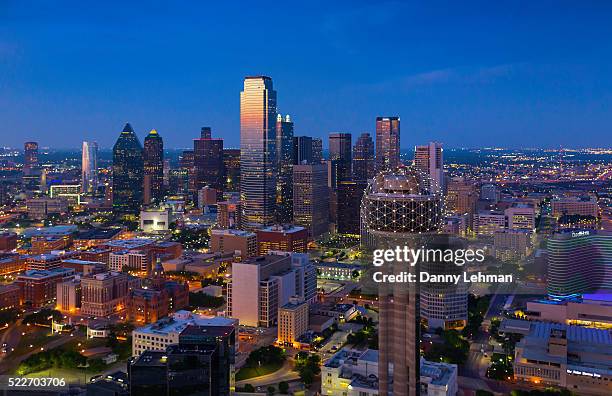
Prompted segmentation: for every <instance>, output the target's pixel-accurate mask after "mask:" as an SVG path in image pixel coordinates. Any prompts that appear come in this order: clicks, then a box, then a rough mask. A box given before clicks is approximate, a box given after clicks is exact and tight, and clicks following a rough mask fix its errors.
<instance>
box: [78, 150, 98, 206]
mask: <svg viewBox="0 0 612 396" xmlns="http://www.w3.org/2000/svg"><path fill="white" fill-rule="evenodd" d="M97 187H98V143H96V142H83V148H82V153H81V191H82V192H83V193H84V194H87V193H92V192H95V191H96V189H97Z"/></svg>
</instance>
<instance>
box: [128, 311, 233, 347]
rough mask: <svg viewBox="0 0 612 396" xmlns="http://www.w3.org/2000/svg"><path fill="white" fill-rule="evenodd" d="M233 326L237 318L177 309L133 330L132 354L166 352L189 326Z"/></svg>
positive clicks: (176, 342)
mask: <svg viewBox="0 0 612 396" xmlns="http://www.w3.org/2000/svg"><path fill="white" fill-rule="evenodd" d="M190 325H191V326H233V327H234V328H235V327H236V326H237V325H238V322H237V321H236V320H235V319H231V318H225V317H220V316H206V315H198V314H194V313H192V312H189V311H177V312H175V313H174V314H172V315H170V316H168V317H166V318H162V319H160V320H158V321H157V322H155V323H152V324H149V325H147V326H143V327H139V328H137V329H135V330H134V331H133V332H132V354H133V356H140V355H141V354H142V353H143V352H144V351H159V352H165V351H166V347H168V346H169V345H172V344H178V342H179V336H180V335H181V333H183V331H184V330H185V329H186V328H187V327H188V326H190Z"/></svg>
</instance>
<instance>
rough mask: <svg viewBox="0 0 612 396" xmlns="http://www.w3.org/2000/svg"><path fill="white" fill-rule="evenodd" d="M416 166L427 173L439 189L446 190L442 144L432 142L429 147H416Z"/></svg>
mask: <svg viewBox="0 0 612 396" xmlns="http://www.w3.org/2000/svg"><path fill="white" fill-rule="evenodd" d="M414 166H416V167H417V169H420V170H421V171H423V172H425V173H427V174H428V175H429V178H430V179H431V180H433V181H434V182H435V183H436V185H437V186H438V188H440V189H444V159H443V157H442V144H441V143H438V142H431V143H429V144H428V145H427V146H416V147H415V148H414Z"/></svg>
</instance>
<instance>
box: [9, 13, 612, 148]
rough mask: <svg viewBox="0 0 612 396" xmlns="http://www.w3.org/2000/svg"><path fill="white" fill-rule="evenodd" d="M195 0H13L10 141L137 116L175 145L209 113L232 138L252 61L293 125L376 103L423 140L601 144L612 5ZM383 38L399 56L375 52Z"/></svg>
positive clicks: (371, 109)
mask: <svg viewBox="0 0 612 396" xmlns="http://www.w3.org/2000/svg"><path fill="white" fill-rule="evenodd" d="M195 7H196V9H193V10H190V9H187V8H178V7H175V8H173V7H162V6H158V7H153V8H148V9H141V8H140V7H139V8H134V7H129V6H128V7H125V9H124V10H123V11H122V13H115V12H113V11H110V10H109V9H95V8H93V9H88V10H85V9H82V8H80V7H57V8H54V7H44V6H41V7H39V8H37V9H36V10H30V9H26V8H25V7H23V6H22V5H20V4H18V3H9V4H8V5H7V6H6V8H5V9H4V12H3V16H2V17H0V18H1V19H0V20H1V21H2V27H0V33H1V36H2V37H3V38H2V40H0V59H2V62H0V75H2V78H1V80H0V82H1V83H2V86H3V89H2V91H1V92H0V104H1V105H2V106H0V109H1V110H0V116H1V117H2V119H3V126H2V127H1V128H0V133H2V135H3V136H6V137H7V138H6V141H5V144H7V145H9V146H12V147H18V146H20V145H21V144H20V143H21V141H25V140H33V141H38V142H40V144H41V146H49V145H51V144H50V143H51V142H53V145H54V146H56V147H77V146H78V144H79V143H77V142H73V137H74V136H75V135H78V136H79V137H80V138H81V139H82V140H95V141H98V143H99V145H100V147H110V146H111V145H112V138H111V135H112V132H113V131H115V130H117V128H119V127H120V125H123V124H124V123H125V122H130V123H131V124H132V125H134V127H135V129H136V130H137V133H138V135H139V137H140V138H143V137H144V135H143V134H145V133H146V132H148V131H149V130H151V129H156V130H158V131H159V133H160V134H162V135H163V136H165V137H166V145H167V147H189V146H190V144H189V143H190V142H191V140H192V138H193V137H194V135H196V134H197V131H198V130H199V128H200V127H201V126H202V125H210V126H211V127H212V128H213V130H215V131H217V133H216V134H217V136H219V137H223V138H224V139H226V143H225V145H226V146H227V147H237V146H238V138H237V136H238V131H239V91H240V84H241V81H242V79H243V78H244V76H247V75H253V74H265V75H269V76H270V77H271V78H273V79H274V81H275V87H276V89H277V91H278V93H279V108H278V111H279V112H281V113H282V114H290V115H291V118H292V120H293V121H294V122H295V134H296V135H298V136H299V135H309V136H314V137H320V138H324V140H326V139H325V138H326V137H327V135H328V134H329V133H330V132H346V133H351V134H353V135H354V136H358V135H359V134H361V133H363V132H369V133H370V134H372V135H373V133H374V128H375V126H374V121H373V120H374V118H375V117H377V116H381V115H382V116H385V115H398V116H400V117H402V118H403V121H404V122H403V124H404V125H403V137H402V148H404V149H406V148H411V147H413V146H414V145H418V144H422V143H423V142H427V141H442V142H444V143H445V145H446V147H477V146H494V145H499V146H504V147H524V146H530V147H558V146H566V147H588V146H590V147H595V146H601V145H602V144H603V142H604V141H605V140H604V139H605V137H606V135H607V134H608V133H609V127H608V126H609V124H610V115H609V114H607V109H608V108H609V95H608V92H609V87H610V85H611V84H612V79H611V77H610V76H609V74H608V73H606V72H605V70H606V69H607V68H608V67H609V66H610V62H611V58H612V57H611V56H610V50H609V48H607V47H605V46H601V45H599V41H600V39H601V38H602V37H606V36H609V34H610V27H609V26H607V25H606V23H605V22H606V21H607V19H608V18H607V16H609V15H610V12H609V11H610V7H609V5H601V4H600V5H598V6H594V5H590V6H588V5H585V6H574V7H571V8H570V7H565V8H564V7H552V6H551V4H550V3H544V2H543V3H539V4H537V5H530V8H529V9H526V8H525V7H524V6H522V5H521V4H514V5H509V6H506V7H502V6H498V5H497V6H496V5H490V6H488V7H479V8H478V12H476V13H473V12H470V11H469V10H466V9H464V8H463V7H462V6H461V5H453V4H452V3H449V4H446V5H445V6H444V7H436V6H426V5H415V4H413V3H387V4H382V5H374V4H366V3H358V4H354V3H351V7H350V8H349V10H350V11H346V7H343V5H342V4H335V5H334V6H333V7H331V8H330V9H328V10H321V8H320V7H317V6H316V4H314V5H311V4H308V5H300V6H295V5H294V6H291V7H282V8H280V7H279V9H278V10H274V11H273V12H271V13H270V15H269V16H270V17H274V16H282V15H283V14H284V15H291V18H276V20H279V23H278V24H269V25H266V24H258V25H257V29H255V25H254V24H253V21H255V20H261V18H263V17H264V15H263V10H259V9H250V8H249V7H248V6H238V5H225V6H222V5H214V6H195ZM198 7H203V8H198ZM111 8H112V7H111ZM216 14H223V15H225V14H232V15H234V16H235V21H233V22H232V23H231V24H225V23H220V22H219V21H218V20H215V18H214V17H212V16H213V15H216ZM123 15H129V18H130V23H129V24H125V23H124V22H125V19H124V17H123ZM340 15H341V16H342V17H341V18H340V17H339V16H340ZM509 15H513V16H515V17H516V18H518V19H519V20H520V21H521V22H522V23H520V24H519V23H514V22H513V20H512V18H510V19H508V16H509ZM50 20H53V21H56V22H57V24H56V23H53V24H51V23H49V22H48V21H50ZM178 20H180V21H181V23H180V24H179V23H178V22H177V21H178ZM466 23H469V25H470V26H472V27H473V28H472V29H465V24H466ZM570 25H571V26H573V27H574V28H573V29H569V30H568V29H567V26H570ZM160 26H162V28H159V27H160ZM151 27H155V28H153V29H152V28H151ZM291 27H295V28H297V29H295V30H296V31H293V30H292V29H290V28H291ZM258 29H259V30H258ZM277 30H279V31H283V32H284V33H286V34H275V32H276V31H277ZM430 31H435V32H436V34H433V35H431V34H427V32H430ZM145 32H146V33H145ZM250 32H254V33H255V34H261V35H262V36H266V37H273V41H272V42H273V43H274V44H273V47H274V48H277V49H278V50H274V49H270V48H273V47H271V46H267V47H266V48H264V47H263V46H262V44H260V43H259V42H258V41H257V40H252V41H251V40H242V39H241V38H242V37H245V35H247V34H249V33H250ZM367 32H375V33H373V34H367ZM213 33H214V34H213ZM213 36H214V37H215V40H212V39H211V37H213ZM451 36H452V37H451ZM168 37H172V38H173V39H172V40H170V39H168ZM526 42H528V43H529V46H526V45H524V43H526ZM561 43H562V44H561ZM266 45H267V44H266ZM265 51H267V52H265ZM264 53H267V55H265V56H264V55H263V54H264ZM383 53H389V54H392V55H393V62H391V63H392V64H390V63H387V64H385V63H384V62H382V64H381V62H373V59H377V58H378V56H373V55H374V54H383ZM212 54H214V55H215V56H214V58H213V59H215V61H214V62H210V61H209V59H210V55H212ZM123 59H126V60H127V61H123ZM119 60H121V61H119ZM551 137H554V139H552V140H554V143H553V142H552V141H551ZM578 137H580V138H578Z"/></svg>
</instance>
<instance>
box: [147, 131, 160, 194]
mask: <svg viewBox="0 0 612 396" xmlns="http://www.w3.org/2000/svg"><path fill="white" fill-rule="evenodd" d="M143 161H144V202H145V203H150V202H151V201H155V202H157V203H159V202H160V201H161V200H162V198H163V187H164V141H163V140H162V137H161V136H160V135H159V133H157V131H156V130H155V129H153V130H151V132H149V134H148V135H147V137H145V140H144V151H143Z"/></svg>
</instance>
